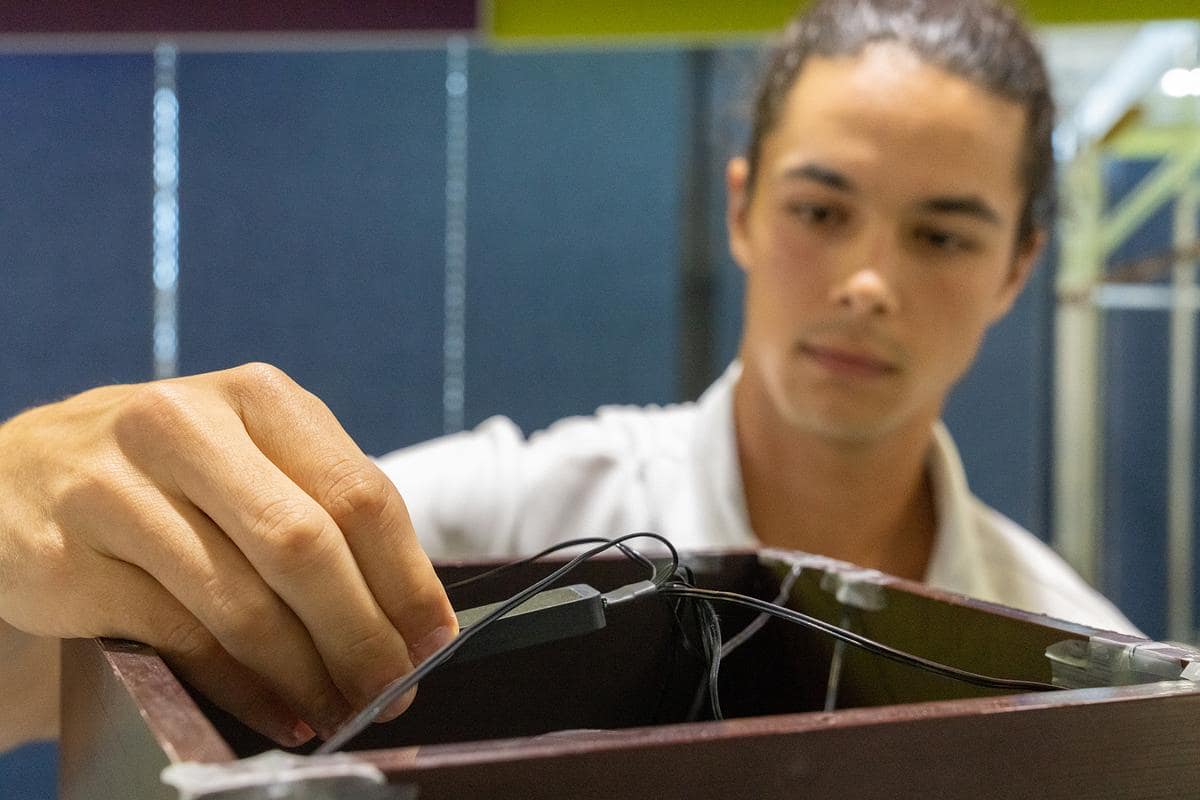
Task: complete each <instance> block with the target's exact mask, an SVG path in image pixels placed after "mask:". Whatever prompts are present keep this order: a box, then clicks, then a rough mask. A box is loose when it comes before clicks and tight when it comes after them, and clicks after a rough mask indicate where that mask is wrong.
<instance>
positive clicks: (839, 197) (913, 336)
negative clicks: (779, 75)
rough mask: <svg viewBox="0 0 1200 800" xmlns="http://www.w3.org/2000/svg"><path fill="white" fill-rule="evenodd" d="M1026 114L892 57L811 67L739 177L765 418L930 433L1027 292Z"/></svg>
mask: <svg viewBox="0 0 1200 800" xmlns="http://www.w3.org/2000/svg"><path fill="white" fill-rule="evenodd" d="M1024 129H1025V112H1024V110H1023V109H1022V108H1021V107H1020V106H1018V105H1017V104H1015V103H1012V102H1010V101H1008V100H1005V99H1002V98H999V97H997V96H995V95H993V94H991V93H989V92H988V91H987V90H985V89H982V88H979V87H977V86H975V85H973V84H971V83H969V82H967V81H965V80H963V79H961V78H958V77H955V76H953V75H950V74H949V73H947V72H944V71H942V70H941V69H939V68H937V67H933V66H930V65H928V64H925V63H923V62H921V61H920V60H919V59H918V58H917V57H916V56H915V55H913V54H912V53H911V52H910V51H908V50H907V49H905V48H903V47H901V46H898V45H894V44H875V45H871V46H869V47H868V48H867V49H866V50H865V51H864V52H863V53H862V54H861V55H859V56H855V57H847V58H835V59H827V58H810V59H809V60H808V61H807V62H806V64H805V65H804V67H803V69H802V71H801V74H800V76H799V77H798V79H797V81H796V83H795V85H794V86H793V87H792V89H791V92H790V94H789V96H788V99H787V102H786V103H785V105H784V108H783V109H782V113H781V115H780V118H779V120H778V122H777V125H776V127H775V128H774V129H773V130H772V131H771V132H770V134H769V135H768V136H766V137H765V138H764V140H763V142H762V146H761V150H760V160H759V166H758V175H757V178H756V185H755V188H754V193H753V196H749V195H747V193H746V192H747V188H746V178H747V173H746V169H747V168H746V163H745V161H744V160H741V159H735V160H734V161H733V162H731V164H730V166H729V174H728V182H729V190H730V212H729V225H730V239H731V247H732V249H733V253H734V257H735V258H736V259H737V261H738V263H739V264H740V265H741V267H742V269H743V270H744V271H745V272H746V321H745V330H744V336H743V341H742V358H743V362H744V364H745V368H746V370H747V372H748V377H749V378H750V379H751V380H757V381H759V382H760V384H761V386H762V388H763V389H764V390H765V395H766V396H767V397H768V398H769V400H770V403H769V408H770V409H771V413H773V414H776V415H778V416H779V417H781V418H782V419H783V420H784V421H786V422H787V423H788V424H790V425H791V426H793V427H795V428H797V429H800V430H804V431H808V432H813V433H818V434H820V435H822V436H826V437H833V438H835V439H839V440H843V441H847V442H868V441H872V440H874V439H876V438H878V437H880V436H884V435H887V434H888V433H890V432H893V431H895V430H896V429H897V428H899V427H901V426H903V425H905V424H927V423H928V422H929V421H931V420H932V419H934V418H936V417H937V416H938V415H939V414H940V413H941V406H942V402H943V400H944V398H945V395H946V393H947V392H948V391H949V389H950V387H951V386H952V385H953V384H954V382H955V381H956V380H957V379H958V378H959V377H960V376H961V375H962V373H963V372H964V371H965V370H966V368H967V367H968V365H969V364H970V362H971V360H972V358H973V357H974V354H975V352H976V350H977V348H978V346H979V342H980V340H981V339H982V337H983V334H984V332H985V331H986V329H987V327H988V326H989V325H990V324H991V323H992V322H994V321H995V320H996V319H998V318H999V317H1001V316H1002V315H1003V314H1004V313H1005V312H1006V311H1007V310H1008V308H1009V307H1010V305H1011V304H1012V301H1013V300H1014V299H1015V297H1016V295H1017V294H1018V293H1019V291H1020V289H1021V286H1022V285H1023V284H1024V280H1025V278H1026V277H1027V275H1028V272H1029V268H1030V266H1031V264H1032V262H1033V259H1034V256H1035V255H1036V250H1037V248H1036V247H1032V246H1028V247H1022V248H1018V247H1017V245H1016V242H1015V239H1016V229H1017V222H1018V219H1019V216H1020V213H1021V209H1022V205H1023V202H1024V195H1025V193H1024V189H1023V187H1022V185H1021V181H1020V172H1019V166H1020V163H1021V149H1022V139H1023V135H1024Z"/></svg>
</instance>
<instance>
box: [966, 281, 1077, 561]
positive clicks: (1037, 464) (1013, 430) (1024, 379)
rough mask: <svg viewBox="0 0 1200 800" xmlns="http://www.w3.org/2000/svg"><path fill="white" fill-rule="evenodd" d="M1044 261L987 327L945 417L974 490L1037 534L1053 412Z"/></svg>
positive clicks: (1045, 524)
mask: <svg viewBox="0 0 1200 800" xmlns="http://www.w3.org/2000/svg"><path fill="white" fill-rule="evenodd" d="M1046 261H1047V259H1045V258H1043V259H1042V263H1041V264H1039V265H1038V266H1037V267H1036V269H1035V271H1034V273H1033V275H1032V276H1031V277H1030V279H1029V283H1028V285H1027V286H1026V287H1025V291H1024V292H1023V293H1022V294H1021V296H1020V298H1018V300H1017V302H1016V303H1015V304H1014V305H1013V308H1012V311H1010V312H1009V314H1008V316H1007V317H1005V318H1004V319H1002V320H1001V321H1000V322H998V323H997V324H996V325H995V326H993V328H992V329H991V330H990V331H988V334H987V337H986V338H985V339H984V342H983V344H982V346H981V347H980V348H979V355H978V357H977V358H976V360H975V363H974V365H973V366H972V367H971V369H970V370H968V372H967V374H966V375H965V376H964V377H963V379H962V380H961V381H960V382H959V384H958V385H957V386H956V387H955V388H954V390H953V391H952V392H951V393H950V397H949V398H948V400H947V402H946V408H945V412H944V414H943V417H944V419H945V421H946V425H947V427H949V429H950V431H951V433H953V434H954V440H955V443H956V444H957V445H958V448H959V451H960V453H961V454H962V459H963V464H964V465H965V467H966V471H967V480H968V481H969V483H970V485H971V488H972V490H973V491H974V492H975V494H976V495H978V496H979V497H980V498H981V499H982V500H983V501H984V502H986V503H988V504H989V505H991V506H993V507H994V508H997V509H999V510H1000V511H1001V512H1003V513H1004V514H1005V515H1007V516H1008V517H1010V518H1012V519H1013V520H1015V521H1016V522H1018V523H1020V524H1021V525H1023V526H1024V527H1025V528H1027V529H1028V530H1030V531H1032V532H1033V533H1035V534H1037V535H1038V536H1040V537H1042V538H1043V539H1045V538H1048V537H1049V533H1050V495H1051V488H1052V487H1051V477H1050V475H1051V471H1050V464H1051V456H1050V438H1051V434H1050V431H1051V427H1050V426H1051V422H1052V419H1053V415H1054V410H1053V394H1052V393H1053V391H1054V385H1053V382H1054V381H1053V371H1052V370H1053V368H1052V360H1053V354H1054V336H1053V330H1054V329H1053V321H1054V299H1053V290H1052V287H1053V283H1054V278H1053V274H1052V271H1051V270H1052V267H1051V265H1050V264H1048V263H1046Z"/></svg>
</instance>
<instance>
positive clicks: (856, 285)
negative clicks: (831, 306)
mask: <svg viewBox="0 0 1200 800" xmlns="http://www.w3.org/2000/svg"><path fill="white" fill-rule="evenodd" d="M833 301H834V302H835V303H836V304H837V305H838V306H840V307H841V308H843V309H845V310H846V311H847V312H849V313H850V314H851V315H852V316H856V317H860V316H862V317H876V316H886V315H888V314H894V313H895V312H896V310H897V306H898V304H897V302H896V295H895V291H894V290H893V288H892V286H891V284H890V283H889V281H888V280H887V278H886V276H885V273H884V272H883V271H882V270H880V269H879V268H876V267H862V268H859V269H856V270H854V271H853V272H851V273H850V274H849V275H847V276H845V277H844V278H843V279H842V280H841V282H840V283H838V285H837V286H835V287H834V289H833Z"/></svg>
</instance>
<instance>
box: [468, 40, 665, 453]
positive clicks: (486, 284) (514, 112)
mask: <svg viewBox="0 0 1200 800" xmlns="http://www.w3.org/2000/svg"><path fill="white" fill-rule="evenodd" d="M683 66H684V58H683V54H682V53H679V52H674V51H669V52H656V51H627V52H608V53H601V52H573V53H567V52H545V53H486V52H480V51H474V52H472V53H471V66H470V75H471V89H470V103H471V108H470V116H471V123H470V125H471V137H470V155H469V159H470V169H469V174H470V179H469V191H468V194H469V200H468V204H469V211H468V217H469V220H468V237H467V239H468V264H469V266H468V276H467V363H466V385H467V390H466V404H467V405H466V417H467V421H468V424H471V423H473V422H477V421H478V420H480V419H482V418H484V417H486V416H488V415H490V414H493V413H497V412H501V413H505V414H508V415H509V416H511V417H512V418H513V419H515V420H516V421H517V423H518V424H520V425H521V426H522V427H523V428H525V429H526V430H530V429H534V428H538V427H542V426H544V425H546V424H548V423H550V422H552V421H553V420H555V419H558V418H560V417H562V416H564V415H567V414H578V413H590V412H591V411H592V410H593V409H595V407H596V406H597V405H598V404H601V403H649V402H658V403H661V402H666V401H670V400H673V399H675V398H676V396H677V391H678V390H677V386H678V380H677V374H678V373H677V367H676V358H677V356H676V353H677V345H676V342H677V332H676V326H677V324H678V323H677V319H678V312H677V308H678V297H677V292H678V289H677V286H678V272H679V269H678V260H679V245H678V242H679V224H680V223H679V186H680V174H679V169H680V164H681V162H682V159H683V158H684V155H685V154H683V153H681V152H679V151H678V150H677V147H676V143H677V142H678V141H679V140H680V133H681V131H680V125H681V124H683V120H682V119H681V111H682V109H683V103H684V100H683V97H682V95H681V90H682V85H683V72H682V70H683Z"/></svg>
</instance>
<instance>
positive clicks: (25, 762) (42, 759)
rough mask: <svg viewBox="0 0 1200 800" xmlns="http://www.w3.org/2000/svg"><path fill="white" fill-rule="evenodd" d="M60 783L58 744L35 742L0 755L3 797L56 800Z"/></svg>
mask: <svg viewBox="0 0 1200 800" xmlns="http://www.w3.org/2000/svg"><path fill="white" fill-rule="evenodd" d="M57 779H58V744H57V743H56V742H32V743H30V744H26V745H22V746H21V747H18V748H16V749H15V750H10V751H9V752H7V753H0V797H4V798H12V799H13V800H53V798H54V797H55V796H56V789H57V787H56V783H57Z"/></svg>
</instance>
